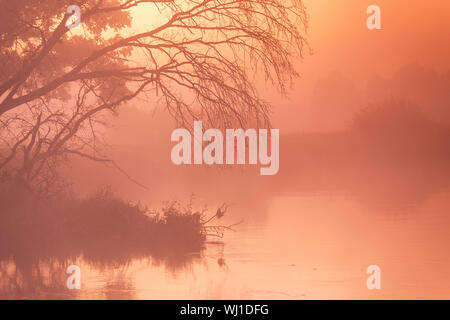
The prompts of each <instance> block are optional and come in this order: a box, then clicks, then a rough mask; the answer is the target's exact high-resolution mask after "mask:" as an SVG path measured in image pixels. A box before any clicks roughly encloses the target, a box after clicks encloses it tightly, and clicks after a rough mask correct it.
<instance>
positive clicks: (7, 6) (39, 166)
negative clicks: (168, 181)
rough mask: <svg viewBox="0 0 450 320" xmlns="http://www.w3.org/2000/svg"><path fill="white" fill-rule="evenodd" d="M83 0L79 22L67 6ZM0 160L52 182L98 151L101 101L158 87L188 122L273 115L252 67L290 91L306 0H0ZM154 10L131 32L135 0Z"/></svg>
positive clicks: (223, 122) (153, 93)
mask: <svg viewBox="0 0 450 320" xmlns="http://www.w3.org/2000/svg"><path fill="white" fill-rule="evenodd" d="M71 4H76V5H78V6H79V7H80V8H81V22H82V29H80V30H81V31H75V30H69V29H68V28H67V27H66V24H67V21H68V19H69V18H70V14H67V13H66V8H67V7H68V6H69V5H71ZM0 6H1V7H0V61H1V62H2V63H1V64H0V141H1V142H0V148H1V149H0V150H1V151H0V170H1V169H5V168H11V167H13V168H14V170H13V172H16V175H17V176H18V177H20V178H21V179H22V180H24V181H33V182H34V183H35V184H38V185H39V184H47V185H48V184H51V183H52V182H51V181H52V179H50V177H51V176H53V175H54V174H55V172H56V170H55V166H56V165H57V164H58V163H60V161H61V160H62V159H65V158H67V157H68V156H69V155H71V154H75V155H78V156H82V157H87V158H90V159H92V160H96V161H105V162H106V161H107V162H111V160H109V159H107V158H106V157H104V156H102V155H100V154H99V151H98V144H99V143H101V134H100V132H101V130H100V129H99V127H98V126H99V125H102V121H103V118H102V117H103V116H104V115H105V112H107V111H109V112H116V111H117V108H118V106H120V105H122V104H125V103H126V102H128V101H130V100H132V99H133V98H135V97H137V96H138V95H141V96H143V95H145V97H146V98H147V99H149V100H150V99H151V98H157V99H158V101H159V102H160V103H163V104H164V106H165V107H166V108H167V110H168V112H169V113H170V114H171V115H172V116H173V117H174V119H176V121H177V122H178V123H179V124H180V125H183V126H190V125H191V123H192V120H193V119H201V120H203V121H205V122H206V123H207V124H209V125H217V126H229V125H232V124H236V123H237V124H239V125H240V126H242V127H245V126H248V125H249V124H250V123H256V124H257V125H262V126H268V125H269V124H270V121H269V120H270V119H269V111H270V108H269V105H268V104H267V103H266V102H265V101H264V100H263V99H261V97H260V95H259V94H258V92H257V90H256V85H255V82H256V80H255V79H254V77H265V80H266V81H268V82H271V83H272V84H273V85H274V86H276V87H277V88H278V90H279V91H280V92H282V93H285V91H286V88H287V86H288V85H289V84H290V83H291V82H292V80H293V78H294V77H296V76H297V72H296V71H295V69H294V66H293V61H294V58H295V57H301V56H302V52H303V49H304V47H305V46H306V41H305V38H304V36H303V35H304V33H305V31H306V25H307V15H306V12H305V8H304V6H303V3H302V1H301V0H84V1H82V0H80V1H73V0H45V1H44V0H36V1H28V0H15V1H8V0H0ZM139 6H146V7H152V8H153V10H156V12H158V13H159V15H160V16H159V18H158V19H157V21H155V25H154V27H153V28H151V29H150V30H146V31H144V32H135V31H134V29H133V28H132V27H131V23H132V17H131V14H130V9H132V8H134V7H139Z"/></svg>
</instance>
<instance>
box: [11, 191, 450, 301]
mask: <svg viewBox="0 0 450 320" xmlns="http://www.w3.org/2000/svg"><path fill="white" fill-rule="evenodd" d="M449 213H450V192H438V193H435V194H433V195H431V196H429V197H428V198H427V199H426V200H424V201H422V202H421V203H420V204H414V205H402V206H398V205H395V204H390V203H371V204H370V205H367V202H366V203H361V202H358V201H356V200H355V199H354V198H353V197H350V196H346V195H342V194H340V195H333V194H318V195H278V196H272V197H271V198H270V201H269V203H268V209H267V214H266V216H265V218H264V219H263V221H252V220H251V219H250V220H249V221H244V223H243V224H241V225H240V226H239V227H238V231H237V232H236V233H228V234H227V235H226V237H225V239H222V240H220V241H210V242H208V244H207V247H206V250H205V251H204V252H203V253H202V256H201V257H200V258H197V259H194V260H193V261H192V262H191V263H187V264H186V265H184V266H168V265H167V264H164V263H159V264H157V263H154V262H152V260H151V259H150V258H149V259H144V260H142V259H141V260H133V261H131V262H130V263H127V264H126V265H118V266H108V267H96V266H90V265H86V264H84V263H83V261H82V260H81V259H78V261H76V263H77V264H79V265H80V267H81V270H82V289H81V290H79V291H77V292H74V291H71V292H68V291H69V290H67V289H64V288H62V289H61V288H59V289H58V288H57V287H55V288H54V289H51V286H47V289H46V291H44V292H41V293H40V297H57V298H81V299H86V298H94V299H106V298H114V299H122V298H123V299H128V298H131V299H341V298H349V299H360V298H375V299H386V298H387V299H391V298H419V299H421V298H449V297H450V277H449V273H448V270H450V258H449V254H448V252H449V249H450V232H449V227H450V214H449ZM373 264H375V265H378V266H380V268H381V272H382V273H381V286H382V288H381V290H378V291H370V290H368V289H367V288H366V279H367V277H368V275H367V274H366V268H367V267H368V266H369V265H373ZM56 268H58V267H56ZM60 268H62V266H61V267H60ZM10 269H11V270H13V269H14V267H13V266H11V267H10ZM11 270H10V272H13V271H11ZM61 270H62V269H61ZM18 295H19V296H20V297H21V298H32V297H34V296H33V293H29V292H21V293H18Z"/></svg>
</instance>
